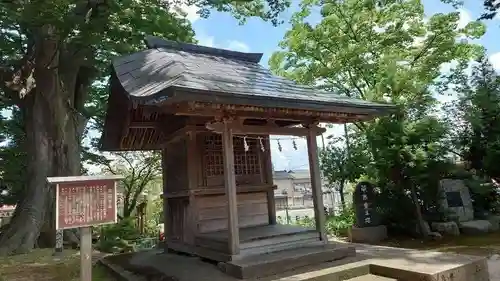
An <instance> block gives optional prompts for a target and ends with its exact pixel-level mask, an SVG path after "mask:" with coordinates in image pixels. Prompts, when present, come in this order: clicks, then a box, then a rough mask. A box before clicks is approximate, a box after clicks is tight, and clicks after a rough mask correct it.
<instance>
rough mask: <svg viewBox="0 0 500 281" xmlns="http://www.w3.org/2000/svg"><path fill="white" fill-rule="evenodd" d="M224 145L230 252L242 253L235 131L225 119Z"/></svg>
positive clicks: (234, 253)
mask: <svg viewBox="0 0 500 281" xmlns="http://www.w3.org/2000/svg"><path fill="white" fill-rule="evenodd" d="M222 147H223V153H224V160H223V161H224V187H225V189H226V197H227V203H228V204H227V220H228V222H227V231H228V244H229V245H228V246H229V254H231V255H237V254H239V253H240V233H239V228H238V208H237V207H238V202H237V201H236V200H237V198H236V176H235V173H234V147H233V132H232V129H231V127H230V123H229V121H224V130H223V132H222Z"/></svg>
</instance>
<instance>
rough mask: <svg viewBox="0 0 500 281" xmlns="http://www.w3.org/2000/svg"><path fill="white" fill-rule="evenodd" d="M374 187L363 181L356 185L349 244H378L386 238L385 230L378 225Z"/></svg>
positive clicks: (378, 217)
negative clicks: (354, 215)
mask: <svg viewBox="0 0 500 281" xmlns="http://www.w3.org/2000/svg"><path fill="white" fill-rule="evenodd" d="M375 197H376V193H375V187H374V186H373V184H371V183H369V182H366V181H363V182H360V183H358V184H357V185H356V188H355V190H354V194H353V203H354V212H355V214H356V221H355V223H354V225H353V226H352V228H351V229H350V231H349V237H350V239H351V242H371V243H376V242H380V241H382V240H384V239H386V238H387V228H386V227H385V225H381V224H380V216H379V214H378V212H377V208H376V205H375Z"/></svg>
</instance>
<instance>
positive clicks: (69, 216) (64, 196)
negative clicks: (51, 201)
mask: <svg viewBox="0 0 500 281" xmlns="http://www.w3.org/2000/svg"><path fill="white" fill-rule="evenodd" d="M115 184H116V181H115V180H109V179H101V180H89V181H80V182H67V183H60V184H57V186H56V188H57V190H56V202H57V209H56V217H57V221H56V228H57V229H68V228H79V227H86V226H94V225H102V224H109V223H116V219H117V208H116V186H115Z"/></svg>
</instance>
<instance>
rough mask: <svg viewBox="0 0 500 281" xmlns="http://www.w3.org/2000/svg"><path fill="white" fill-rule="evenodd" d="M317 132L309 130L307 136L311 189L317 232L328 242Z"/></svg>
mask: <svg viewBox="0 0 500 281" xmlns="http://www.w3.org/2000/svg"><path fill="white" fill-rule="evenodd" d="M316 132H317V131H316V130H314V129H309V133H308V135H307V154H308V156H309V172H310V174H311V187H312V196H313V203H314V217H315V220H316V230H317V231H318V232H319V238H320V239H321V240H322V241H325V243H326V242H328V238H327V236H326V230H325V221H326V219H325V209H324V205H323V190H322V188H321V173H320V168H319V159H318V142H317V141H316Z"/></svg>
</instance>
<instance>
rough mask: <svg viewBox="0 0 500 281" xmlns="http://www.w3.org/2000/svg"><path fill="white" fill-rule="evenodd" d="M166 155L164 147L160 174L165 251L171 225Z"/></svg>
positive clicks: (166, 250) (165, 250)
mask: <svg viewBox="0 0 500 281" xmlns="http://www.w3.org/2000/svg"><path fill="white" fill-rule="evenodd" d="M166 157H167V149H166V148H164V149H162V151H161V167H162V175H163V182H162V183H163V189H162V190H163V194H162V198H163V236H164V237H165V240H164V241H163V250H164V252H165V253H167V252H168V241H169V238H170V235H169V233H170V231H171V229H172V228H171V226H170V221H171V217H170V216H171V212H170V206H169V202H168V198H167V197H166V194H167V164H166Z"/></svg>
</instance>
